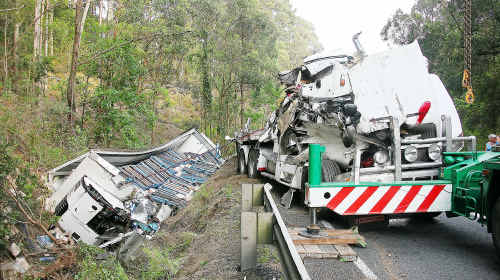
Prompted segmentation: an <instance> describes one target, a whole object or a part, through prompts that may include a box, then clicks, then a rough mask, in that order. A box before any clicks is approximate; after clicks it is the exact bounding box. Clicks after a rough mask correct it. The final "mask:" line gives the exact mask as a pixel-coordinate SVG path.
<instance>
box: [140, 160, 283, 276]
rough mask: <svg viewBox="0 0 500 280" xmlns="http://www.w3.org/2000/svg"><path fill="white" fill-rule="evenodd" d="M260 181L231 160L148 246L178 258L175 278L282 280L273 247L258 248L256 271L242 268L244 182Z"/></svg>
mask: <svg viewBox="0 0 500 280" xmlns="http://www.w3.org/2000/svg"><path fill="white" fill-rule="evenodd" d="M242 183H260V181H258V180H255V179H248V178H247V176H246V175H239V174H237V173H236V166H235V159H230V160H229V161H228V162H227V163H226V164H225V165H224V166H223V167H222V168H221V169H220V170H219V171H218V172H217V173H216V174H215V175H214V176H212V177H211V178H210V179H209V180H208V181H207V182H206V183H205V184H203V185H202V186H201V188H200V189H199V190H198V191H197V192H196V194H195V196H194V198H193V200H192V201H191V202H190V204H189V206H188V207H186V208H185V209H183V210H181V211H180V212H179V213H177V215H176V216H174V217H171V218H170V219H169V220H168V222H167V224H164V225H163V226H162V230H161V232H160V234H159V235H158V237H157V238H155V240H153V242H150V245H149V246H152V247H155V246H159V247H162V248H165V250H167V251H168V252H170V253H169V254H170V257H171V258H174V259H175V260H176V261H177V264H178V267H177V271H176V273H175V276H174V277H173V278H175V279H243V278H244V277H245V276H246V277H247V278H246V279H249V280H250V279H280V278H282V277H281V272H280V270H281V268H280V264H279V259H278V252H277V251H276V248H275V247H274V246H259V248H258V265H257V269H256V271H254V272H250V273H248V272H246V273H241V272H240V213H241V206H240V205H241V184H242Z"/></svg>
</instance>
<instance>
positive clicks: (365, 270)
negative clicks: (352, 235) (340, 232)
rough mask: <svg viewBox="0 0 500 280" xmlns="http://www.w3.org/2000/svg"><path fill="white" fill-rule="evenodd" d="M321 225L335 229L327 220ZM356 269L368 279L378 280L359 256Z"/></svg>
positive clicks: (321, 221) (321, 222) (322, 221)
mask: <svg viewBox="0 0 500 280" xmlns="http://www.w3.org/2000/svg"><path fill="white" fill-rule="evenodd" d="M319 223H320V224H321V225H323V226H324V227H326V228H328V229H335V228H334V227H333V225H332V224H331V223H330V222H328V221H325V220H320V221H319ZM354 264H355V265H356V267H357V268H358V269H359V270H360V271H361V272H362V273H363V275H364V276H365V277H366V279H370V280H378V277H377V275H375V273H373V271H372V270H371V269H370V268H369V267H368V266H367V265H366V263H365V262H364V261H363V260H362V259H361V258H360V257H359V256H358V257H357V258H356V260H355V261H354Z"/></svg>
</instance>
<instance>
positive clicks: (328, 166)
mask: <svg viewBox="0 0 500 280" xmlns="http://www.w3.org/2000/svg"><path fill="white" fill-rule="evenodd" d="M340 172H341V171H340V167H339V165H338V164H337V163H336V162H335V161H333V160H329V159H324V160H323V162H322V164H321V177H323V178H322V179H323V182H333V181H334V180H335V177H336V176H337V175H339V174H340Z"/></svg>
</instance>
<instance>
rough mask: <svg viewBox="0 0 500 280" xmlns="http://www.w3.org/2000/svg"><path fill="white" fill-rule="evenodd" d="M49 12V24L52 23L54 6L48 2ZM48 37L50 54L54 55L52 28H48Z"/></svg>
mask: <svg viewBox="0 0 500 280" xmlns="http://www.w3.org/2000/svg"><path fill="white" fill-rule="evenodd" d="M47 1H48V0H47ZM49 3H50V2H49ZM49 13H50V18H49V21H50V24H53V23H54V6H52V5H50V4H49ZM49 37H50V39H49V45H50V46H49V48H50V56H54V30H52V28H51V29H50V34H49Z"/></svg>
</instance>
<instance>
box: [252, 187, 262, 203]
mask: <svg viewBox="0 0 500 280" xmlns="http://www.w3.org/2000/svg"><path fill="white" fill-rule="evenodd" d="M263 205H264V185H263V184H254V185H253V192H252V206H263Z"/></svg>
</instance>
